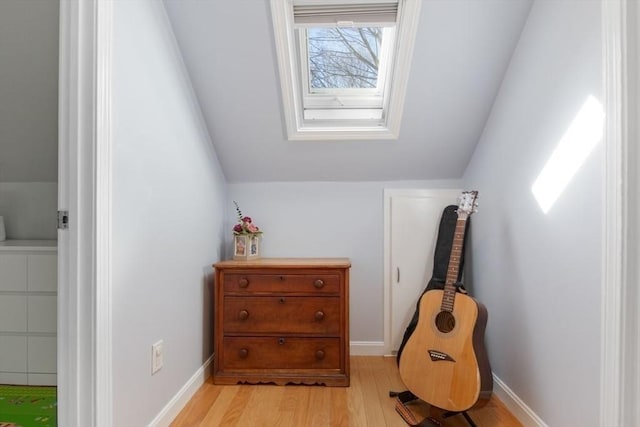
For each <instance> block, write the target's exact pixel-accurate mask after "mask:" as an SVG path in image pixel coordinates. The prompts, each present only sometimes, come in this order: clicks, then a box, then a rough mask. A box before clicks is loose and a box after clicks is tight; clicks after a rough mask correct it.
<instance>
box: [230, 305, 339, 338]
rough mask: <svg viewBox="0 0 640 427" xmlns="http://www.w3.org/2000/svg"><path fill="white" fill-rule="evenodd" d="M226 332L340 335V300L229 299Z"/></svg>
mask: <svg viewBox="0 0 640 427" xmlns="http://www.w3.org/2000/svg"><path fill="white" fill-rule="evenodd" d="M223 310H224V314H223V323H224V333H225V334H229V333H246V334H257V333H289V334H323V335H335V336H337V335H339V334H340V320H341V319H340V313H341V307H340V298H339V297H313V298H312V297H297V296H292V297H290V296H272V297H269V296H263V297H241V296H228V297H226V298H225V304H224V307H223Z"/></svg>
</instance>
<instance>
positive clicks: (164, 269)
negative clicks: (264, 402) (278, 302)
mask: <svg viewBox="0 0 640 427" xmlns="http://www.w3.org/2000/svg"><path fill="white" fill-rule="evenodd" d="M113 8H114V13H113V20H114V27H113V34H114V45H113V79H112V97H113V110H112V111H113V123H114V125H113V229H112V233H113V246H112V248H111V251H112V255H113V268H112V280H113V295H112V307H113V308H112V311H113V312H112V315H113V317H112V318H113V412H114V413H113V425H114V426H143V425H148V424H149V423H150V422H151V421H152V420H153V419H154V418H155V417H156V416H157V415H158V414H159V413H161V411H162V410H163V408H165V406H166V405H167V404H168V403H169V402H170V401H171V399H172V398H173V397H174V396H175V395H176V393H178V392H179V391H180V389H181V388H182V387H183V386H184V385H185V384H186V383H187V382H188V380H189V379H190V378H191V377H192V376H193V375H194V374H195V373H196V372H197V370H198V369H199V368H200V367H201V366H202V365H203V363H204V362H205V361H206V360H207V358H208V357H209V356H210V355H211V352H212V345H211V316H212V314H211V295H210V286H211V273H212V267H211V264H212V263H214V262H216V261H217V260H219V259H221V258H222V253H221V250H222V246H223V238H224V233H223V229H222V225H223V223H224V214H225V206H226V199H227V198H226V181H225V179H224V177H223V175H222V172H221V169H220V165H219V162H218V160H217V158H216V155H215V153H214V151H213V148H212V144H211V141H210V140H209V138H208V134H207V132H206V129H205V127H204V124H203V122H202V120H201V116H200V113H199V108H198V106H197V102H196V101H195V97H194V95H193V93H192V90H191V86H190V83H189V80H188V78H187V77H186V73H185V70H184V68H183V65H182V61H181V57H180V54H179V51H178V49H177V46H176V44H175V41H174V39H173V34H172V32H171V29H170V25H169V24H168V21H167V18H166V15H165V11H164V8H163V5H162V3H161V2H157V1H154V0H137V1H117V2H113ZM158 340H164V367H163V368H162V370H160V371H159V372H158V373H157V374H156V375H153V376H152V375H151V345H152V344H153V343H155V342H156V341H158Z"/></svg>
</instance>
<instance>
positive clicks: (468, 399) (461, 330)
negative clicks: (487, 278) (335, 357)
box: [399, 290, 493, 412]
mask: <svg viewBox="0 0 640 427" xmlns="http://www.w3.org/2000/svg"><path fill="white" fill-rule="evenodd" d="M444 292H445V291H442V290H431V291H428V292H426V293H425V294H423V295H422V297H421V299H420V304H419V307H420V309H419V319H418V324H417V326H416V329H415V330H414V331H413V333H412V335H411V337H410V338H409V339H408V340H407V342H406V345H405V347H404V350H403V353H402V356H401V358H400V360H399V370H400V377H401V378H402V381H403V382H404V383H405V385H406V386H407V388H408V389H409V390H411V392H412V393H413V394H415V395H416V396H418V397H419V398H420V399H422V400H424V401H425V402H427V403H429V404H431V405H433V406H436V407H438V408H441V409H445V410H447V411H453V412H463V411H467V410H469V409H471V408H472V407H475V406H480V405H481V404H483V403H486V401H487V400H488V399H489V397H490V396H491V390H492V388H493V378H492V375H491V367H490V366H489V359H488V357H487V353H486V349H485V347H484V331H485V327H486V324H487V310H486V308H485V307H484V306H483V305H482V304H481V303H479V302H477V301H476V300H475V299H473V298H471V297H470V296H468V295H464V294H461V293H457V294H456V295H455V304H454V305H453V310H452V311H443V310H442V308H441V304H442V301H443V298H444V297H446V296H445V295H444Z"/></svg>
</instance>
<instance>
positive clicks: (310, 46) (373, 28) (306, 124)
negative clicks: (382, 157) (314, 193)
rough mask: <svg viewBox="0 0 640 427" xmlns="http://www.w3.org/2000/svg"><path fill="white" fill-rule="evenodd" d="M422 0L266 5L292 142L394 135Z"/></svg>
mask: <svg viewBox="0 0 640 427" xmlns="http://www.w3.org/2000/svg"><path fill="white" fill-rule="evenodd" d="M420 1H421V0H395V1H390V0H386V1H381V0H367V1H364V0H351V2H350V3H348V4H347V3H345V2H338V1H335V0H271V7H272V16H273V22H274V32H275V35H276V49H277V53H278V62H279V68H280V80H281V85H282V94H283V101H284V102H283V103H284V112H285V119H286V124H287V131H288V138H289V139H392V138H396V137H397V135H398V131H399V123H400V117H401V114H402V107H403V103H404V93H405V87H406V81H407V78H408V69H409V63H410V56H411V51H412V46H413V39H414V34H415V29H416V26H417V18H416V17H417V15H418V14H419V6H420ZM409 18H412V19H409ZM401 40H402V42H401Z"/></svg>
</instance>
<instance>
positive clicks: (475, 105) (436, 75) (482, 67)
mask: <svg viewBox="0 0 640 427" xmlns="http://www.w3.org/2000/svg"><path fill="white" fill-rule="evenodd" d="M164 3H165V6H166V9H167V13H168V15H169V19H170V21H171V24H172V26H173V29H174V32H175V35H176V39H177V41H178V45H179V47H180V50H181V52H182V55H183V58H184V62H185V65H186V67H187V71H188V73H189V75H190V78H191V81H192V84H193V87H194V91H195V93H196V97H197V99H198V101H199V103H200V108H201V110H202V113H203V116H204V120H205V122H206V125H207V127H208V130H209V133H210V135H211V138H212V141H213V144H214V146H215V149H216V152H217V155H218V158H219V160H220V162H221V164H222V167H223V170H224V172H225V175H226V177H227V179H228V181H229V182H263V181H387V180H423V179H424V180H426V179H457V178H460V177H461V176H462V174H463V172H464V170H465V168H466V166H467V163H468V161H469V159H470V158H471V156H472V154H473V151H474V148H475V145H476V143H477V141H478V140H479V138H480V136H481V133H482V130H483V128H484V125H485V122H486V120H487V118H488V116H489V113H490V111H491V107H492V105H493V101H494V99H495V97H496V95H497V93H498V90H499V88H500V84H501V82H502V78H503V76H504V74H505V71H506V69H507V67H508V65H509V61H510V58H511V55H512V52H513V50H514V48H515V46H516V44H517V42H518V38H519V36H520V32H521V30H522V28H523V26H524V23H525V21H526V19H527V14H528V12H529V9H530V6H531V0H423V4H422V10H421V17H420V27H419V29H418V34H417V38H416V43H415V48H414V56H413V60H412V66H411V71H410V77H409V85H408V89H407V96H406V100H405V107H404V115H403V120H402V127H401V129H400V136H399V138H398V139H397V140H389V141H373V140H372V141H288V140H287V138H286V133H285V125H284V118H283V113H282V98H281V90H280V81H279V75H278V64H277V60H276V53H275V45H274V38H273V28H272V22H271V13H270V4H269V0H234V1H221V0H164ZM523 102H526V100H523Z"/></svg>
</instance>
